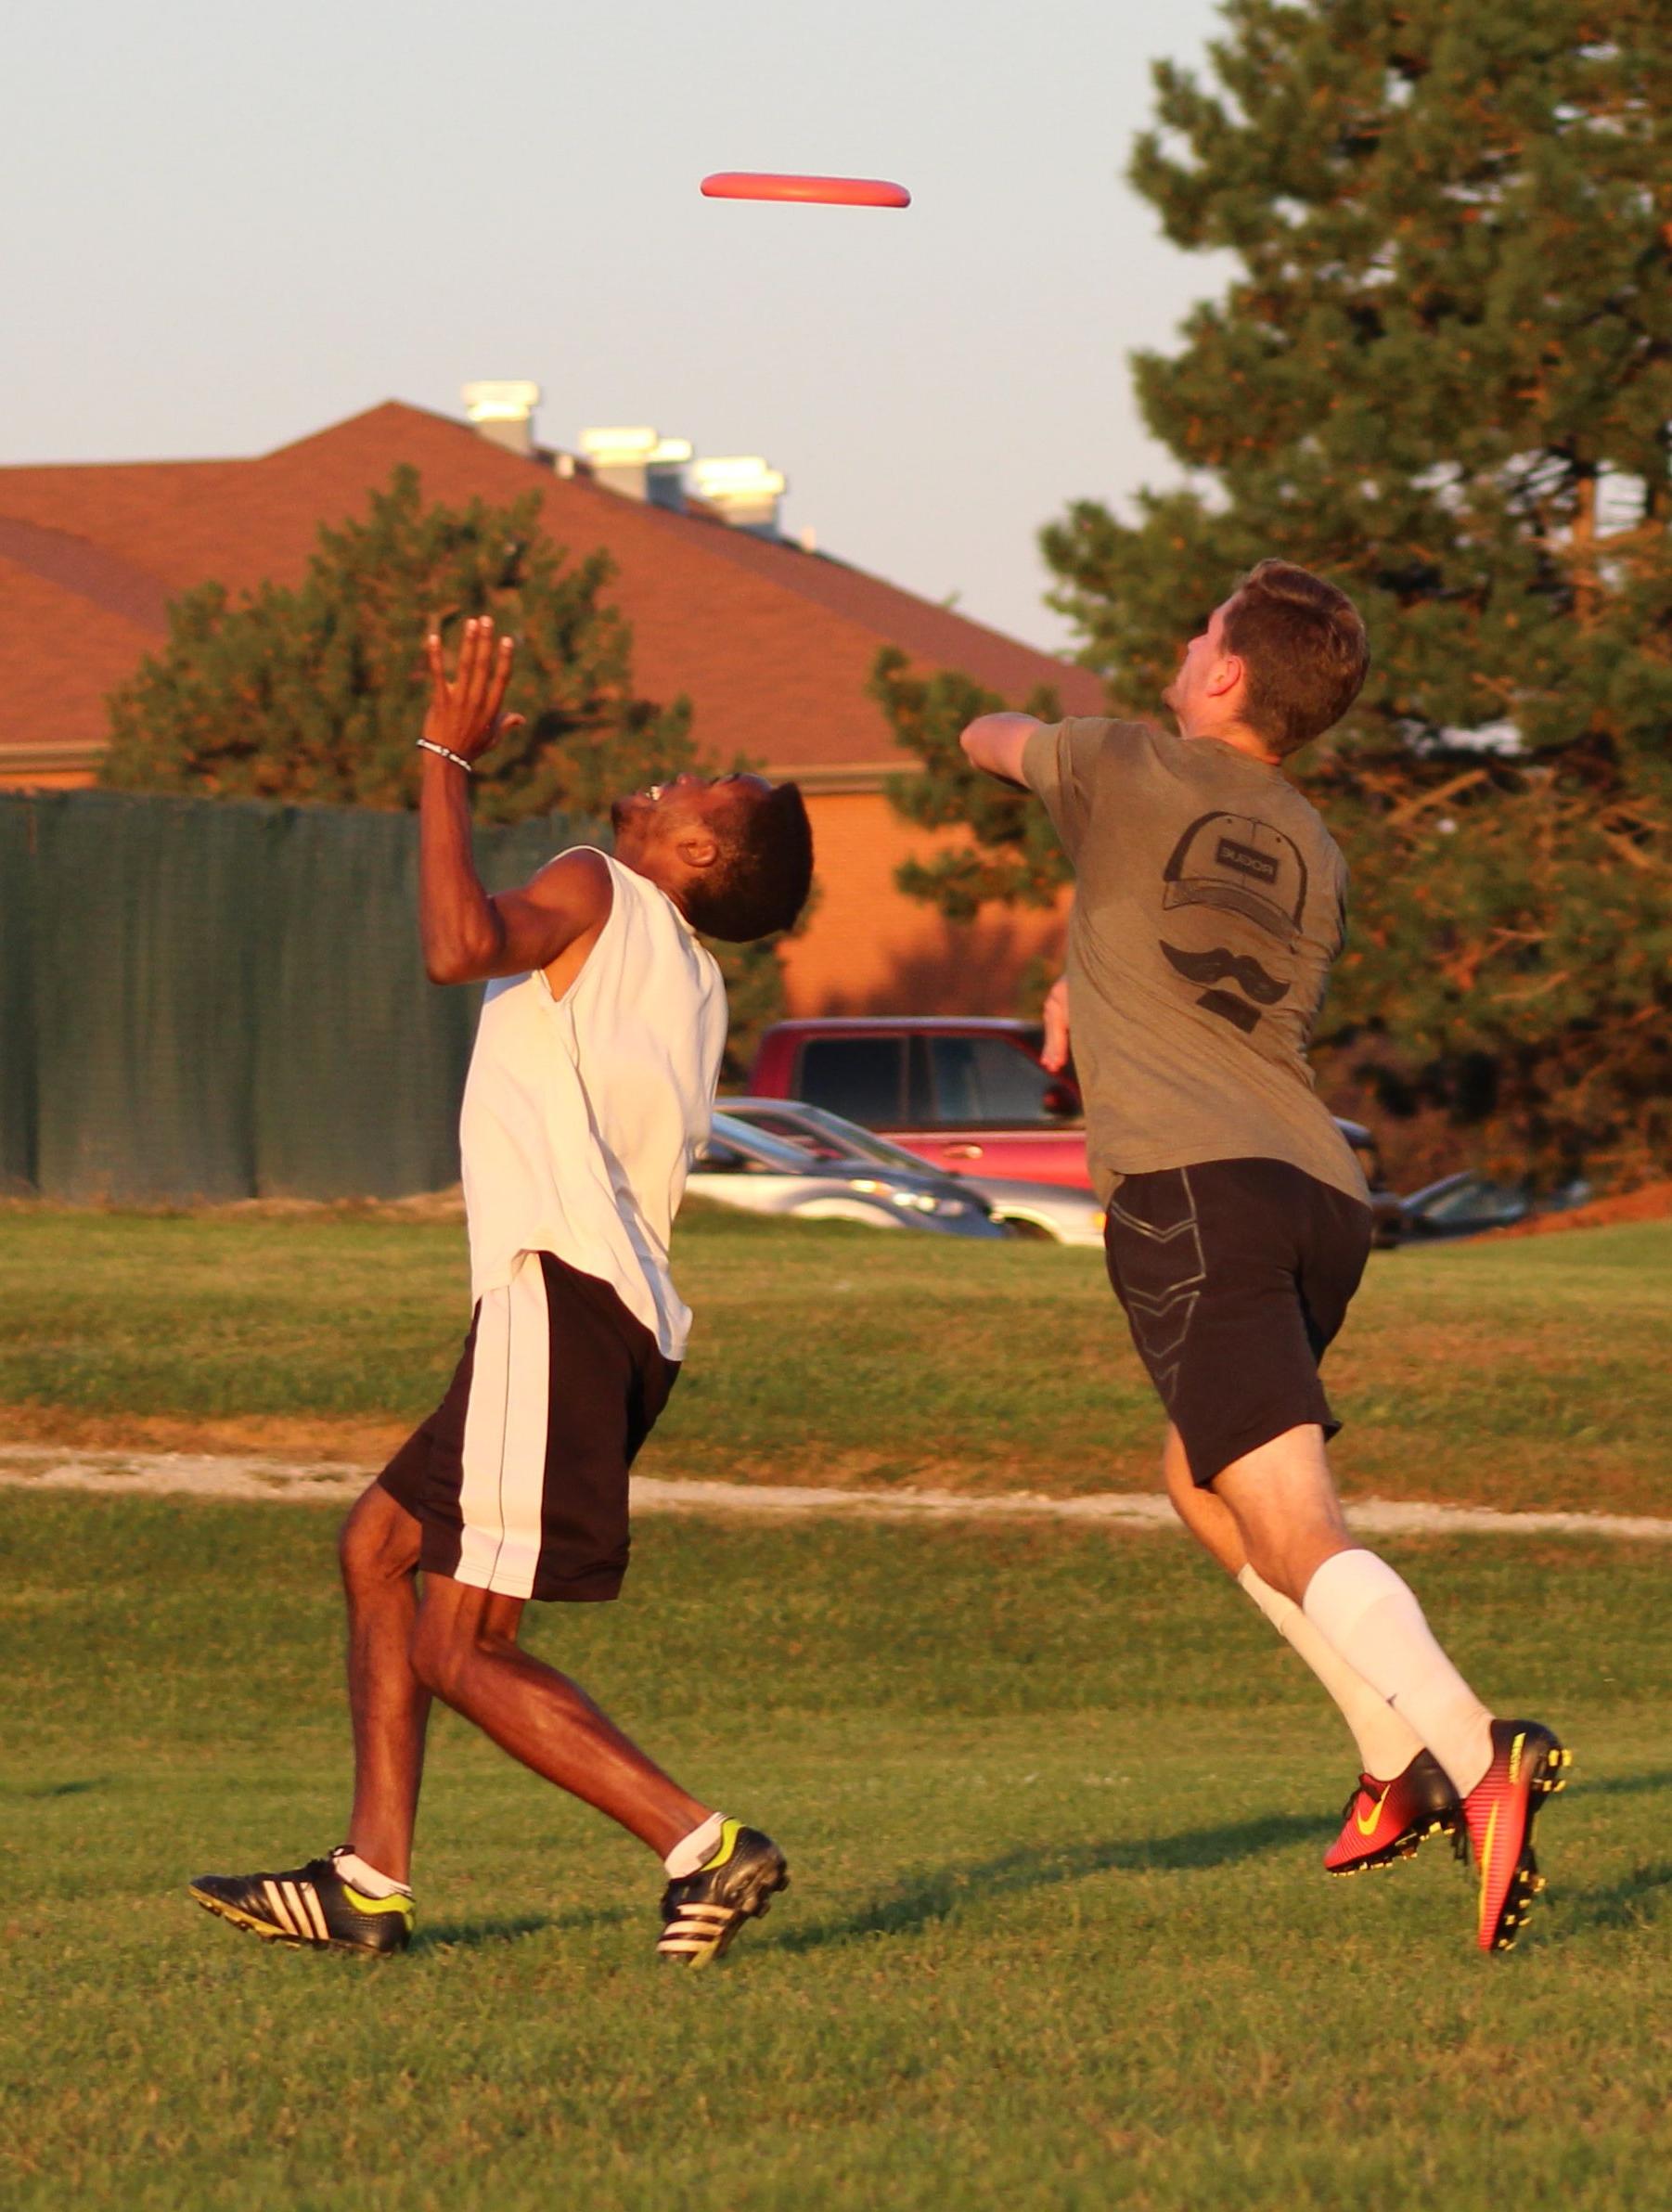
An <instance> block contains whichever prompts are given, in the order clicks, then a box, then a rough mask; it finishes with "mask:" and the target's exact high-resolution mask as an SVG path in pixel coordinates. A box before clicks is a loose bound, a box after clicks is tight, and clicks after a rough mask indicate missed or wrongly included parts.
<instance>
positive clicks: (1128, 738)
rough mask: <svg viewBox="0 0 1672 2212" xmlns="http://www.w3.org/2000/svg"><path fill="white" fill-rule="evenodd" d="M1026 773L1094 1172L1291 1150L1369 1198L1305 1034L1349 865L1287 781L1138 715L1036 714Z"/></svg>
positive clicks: (1108, 1178)
mask: <svg viewBox="0 0 1672 2212" xmlns="http://www.w3.org/2000/svg"><path fill="white" fill-rule="evenodd" d="M1022 775H1023V778H1025V780H1026V782H1027V784H1028V785H1029V787H1030V789H1032V790H1033V791H1036V792H1037V793H1038V795H1039V797H1040V798H1041V799H1042V800H1043V801H1044V802H1045V806H1046V810H1047V812H1048V814H1049V816H1050V818H1051V821H1052V823H1053V824H1054V825H1055V828H1056V830H1057V834H1058V836H1059V837H1060V838H1061V841H1062V845H1063V849H1064V851H1065V852H1066V853H1067V855H1068V857H1069V859H1070V860H1071V861H1072V862H1073V863H1074V880H1075V894H1074V913H1073V916H1072V918H1071V920H1070V923H1069V932H1068V981H1069V1004H1070V1010H1071V1013H1072V1016H1073V1021H1074V1064H1075V1066H1076V1068H1077V1069H1078V1071H1079V1074H1080V1080H1081V1086H1082V1088H1083V1090H1084V1092H1085V1096H1086V1118H1087V1154H1088V1157H1089V1159H1090V1163H1091V1174H1092V1181H1093V1183H1094V1184H1095V1185H1096V1187H1097V1190H1098V1191H1099V1193H1100V1196H1101V1197H1103V1198H1105V1199H1107V1197H1108V1195H1109V1192H1110V1191H1111V1190H1112V1189H1113V1186H1114V1184H1115V1182H1116V1181H1117V1180H1118V1178H1119V1177H1122V1176H1124V1175H1144V1174H1147V1173H1149V1172H1151V1170H1153V1169H1156V1168H1163V1167H1191V1166H1195V1165H1196V1164H1198V1163H1200V1162H1203V1161H1206V1160H1241V1159H1262V1160H1285V1161H1287V1162H1289V1163H1290V1164H1291V1165H1293V1166H1295V1167H1298V1168H1300V1169H1302V1170H1303V1171H1304V1172H1305V1174H1307V1175H1310V1176H1316V1177H1318V1180H1319V1181H1320V1182H1324V1183H1329V1184H1331V1185H1332V1186H1333V1187H1334V1188H1335V1189H1336V1190H1344V1191H1345V1192H1347V1194H1348V1195H1349V1196H1350V1197H1353V1198H1357V1199H1362V1200H1367V1201H1368V1198H1369V1192H1368V1190H1367V1189H1366V1187H1365V1180H1364V1177H1363V1175H1362V1174H1361V1173H1360V1171H1359V1166H1358V1163H1357V1160H1355V1158H1354V1157H1353V1154H1352V1151H1351V1150H1350V1149H1349V1147H1348V1145H1347V1143H1346V1140H1345V1138H1344V1137H1343V1136H1342V1134H1341V1131H1340V1130H1339V1129H1338V1128H1337V1127H1336V1125H1335V1123H1334V1121H1333V1120H1332V1119H1331V1115H1330V1112H1329V1111H1328V1109H1327V1108H1326V1107H1325V1106H1324V1104H1323V1101H1322V1100H1320V1099H1319V1098H1318V1093H1317V1091H1316V1090H1315V1089H1314V1087H1313V1080H1312V1070H1311V1068H1310V1067H1309V1066H1308V1064H1307V1061H1306V1047H1307V1044H1308V1041H1309V1040H1310V1038H1311V1035H1312V1027H1313V1023H1314V1022H1316V1021H1317V1019H1318V1009H1319V1007H1320V1006H1321V1005H1322V1004H1323V997H1324V990H1325V986H1326V984H1328V982H1329V977H1330V968H1331V963H1332V961H1333V960H1334V958H1335V956H1336V955H1337V953H1339V952H1340V950H1341V948H1342V945H1343V942H1344V938H1345V934H1346V891H1347V870H1346V864H1345V862H1344V860H1343V859H1342V856H1341V854H1340V852H1339V850H1338V849H1337V847H1336V844H1335V841H1334V839H1333V838H1332V837H1331V835H1330V833H1329V831H1328V830H1326V829H1325V828H1324V825H1323V822H1322V820H1321V819H1320V817H1319V816H1318V812H1317V810H1316V809H1315V808H1314V807H1313V806H1311V805H1310V804H1308V803H1307V801H1306V800H1305V799H1304V798H1303V797H1302V796H1301V794H1300V792H1299V791H1296V790H1295V788H1294V786H1293V784H1292V783H1290V782H1289V781H1288V779H1287V778H1285V777H1284V775H1283V773H1282V771H1281V769H1280V768H1276V767H1271V766H1267V765H1266V764H1265V763H1263V762H1260V761H1256V760H1253V759H1251V758H1250V757H1249V756H1248V755H1247V754H1246V753H1243V752H1238V751H1237V749H1236V748H1235V747H1234V746H1231V745H1225V744H1221V743H1220V741H1219V740H1218V739H1216V738H1190V739H1186V738H1179V737H1176V736H1174V735H1173V734H1172V733H1171V732H1170V731H1166V730H1162V729H1156V728H1152V727H1150V726H1149V725H1148V724H1147V723H1140V722H1105V721H1100V720H1092V719H1080V720H1074V721H1070V722H1059V723H1056V724H1053V725H1051V726H1050V727H1046V728H1042V729H1036V730H1035V731H1034V732H1033V733H1032V734H1031V735H1030V736H1029V738H1028V741H1027V745H1026V749H1025V750H1024V752H1023V754H1022Z"/></svg>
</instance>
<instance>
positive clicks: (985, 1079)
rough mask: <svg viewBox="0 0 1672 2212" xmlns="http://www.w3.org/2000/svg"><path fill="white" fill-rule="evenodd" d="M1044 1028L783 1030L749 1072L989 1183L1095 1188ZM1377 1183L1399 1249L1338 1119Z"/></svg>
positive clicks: (1389, 1239) (861, 1025)
mask: <svg viewBox="0 0 1672 2212" xmlns="http://www.w3.org/2000/svg"><path fill="white" fill-rule="evenodd" d="M1044 1041H1045V1033H1044V1030H1043V1029H1042V1028H1041V1026H1040V1024H1039V1023H1038V1022H995V1021H983V1020H980V1019H978V1018H974V1017H971V1018H968V1019H961V1018H958V1017H948V1018H945V1019H943V1018H938V1017H933V1016H920V1015H914V1014H879V1015H872V1016H867V1017H860V1018H855V1019H853V1020H846V1019H843V1020H836V1019H834V1018H832V1019H830V1020H820V1021H805V1022H778V1023H777V1025H776V1026H775V1027H773V1028H771V1029H769V1030H768V1031H767V1032H766V1034H765V1036H764V1037H763V1038H762V1039H761V1042H760V1046H759V1048H758V1049H757V1051H756V1053H755V1056H754V1066H753V1067H752V1069H751V1070H750V1074H749V1085H748V1087H749V1089H750V1091H751V1092H752V1094H753V1096H754V1097H756V1098H757V1099H801V1100H804V1101H805V1102H806V1103H807V1104H808V1105H809V1106H822V1107H823V1108H824V1110H825V1112H827V1113H840V1114H842V1116H843V1117H844V1118H845V1119H846V1120H848V1121H850V1122H857V1123H859V1125H861V1127H863V1128H867V1129H874V1130H876V1132H877V1133H878V1135H879V1136H881V1137H892V1138H894V1142H895V1143H896V1144H903V1145H904V1146H905V1147H906V1149H907V1151H911V1152H916V1153H917V1154H918V1155H919V1156H920V1158H922V1159H924V1160H929V1161H932V1163H933V1164H934V1165H935V1166H936V1167H941V1168H947V1169H950V1170H951V1171H952V1172H953V1173H955V1174H957V1173H959V1172H962V1173H964V1174H966V1175H974V1176H979V1177H981V1179H982V1180H983V1181H984V1182H994V1181H998V1180H1008V1181H1010V1182H1013V1183H1016V1182H1021V1183H1062V1184H1066V1185H1067V1186H1068V1187H1069V1188H1070V1189H1071V1190H1090V1188H1091V1177H1090V1176H1089V1175H1088V1174H1087V1168H1086V1123H1085V1117H1084V1110H1083V1108H1082V1105H1081V1101H1080V1093H1079V1089H1078V1087H1077V1086H1076V1085H1075V1083H1074V1077H1073V1075H1072V1074H1061V1075H1053V1074H1051V1073H1050V1072H1049V1070H1048V1069H1047V1068H1043V1067H1041V1066H1040V1064H1039V1050H1040V1047H1041V1046H1042V1045H1043V1044H1044ZM1336 1126H1337V1127H1338V1128H1339V1129H1340V1131H1341V1133H1342V1135H1343V1136H1344V1138H1346V1140H1347V1142H1348V1143H1349V1144H1350V1145H1351V1146H1352V1148H1353V1151H1354V1152H1355V1153H1356V1154H1357V1159H1358V1164H1359V1166H1360V1167H1362V1168H1363V1170H1364V1174H1365V1180H1366V1181H1367V1182H1368V1183H1369V1184H1370V1205H1371V1207H1372V1209H1373V1211H1374V1213H1375V1215H1376V1241H1377V1243H1378V1244H1381V1245H1394V1244H1397V1243H1399V1242H1400V1241H1402V1239H1403V1238H1404V1236H1405V1232H1406V1222H1405V1209H1404V1207H1403V1206H1402V1205H1401V1204H1400V1202H1399V1201H1398V1200H1397V1199H1396V1198H1395V1196H1394V1194H1393V1192H1392V1191H1391V1190H1389V1189H1388V1187H1387V1177H1385V1175H1384V1174H1383V1169H1382V1159H1381V1154H1380V1152H1379V1151H1378V1149H1377V1145H1376V1139H1375V1138H1374V1137H1373V1136H1372V1135H1371V1133H1370V1130H1369V1129H1367V1128H1365V1127H1363V1126H1362V1125H1360V1124H1359V1123H1357V1122H1345V1121H1343V1120H1342V1119H1341V1117H1340V1116H1339V1115H1337V1116H1336Z"/></svg>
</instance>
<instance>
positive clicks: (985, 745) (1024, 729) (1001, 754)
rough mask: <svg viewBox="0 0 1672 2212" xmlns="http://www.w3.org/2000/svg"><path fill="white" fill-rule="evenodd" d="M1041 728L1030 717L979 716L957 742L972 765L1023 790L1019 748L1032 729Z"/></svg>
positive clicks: (1031, 734) (1024, 742) (1027, 715)
mask: <svg viewBox="0 0 1672 2212" xmlns="http://www.w3.org/2000/svg"><path fill="white" fill-rule="evenodd" d="M1042 727H1044V725H1043V724H1042V723H1040V722H1038V721H1037V720H1035V717H1034V716H1033V715H1032V714H978V715H977V716H976V718H975V720H974V721H973V722H971V723H970V724H969V725H968V726H967V727H966V728H965V730H964V734H963V735H962V737H961V738H959V739H958V743H959V744H960V745H961V746H962V747H963V749H964V756H965V758H966V759H967V760H968V761H969V762H970V763H971V766H973V767H977V768H981V769H983V770H984V771H985V773H986V774H987V775H989V776H997V778H998V779H999V781H1000V782H1001V783H1013V784H1016V785H1018V786H1020V787H1021V788H1022V790H1024V791H1025V790H1026V788H1027V786H1026V785H1025V784H1024V783H1023V782H1022V747H1023V746H1024V745H1025V744H1026V743H1027V741H1028V739H1029V738H1031V737H1032V736H1033V734H1034V732H1035V730H1036V729H1040V728H1042Z"/></svg>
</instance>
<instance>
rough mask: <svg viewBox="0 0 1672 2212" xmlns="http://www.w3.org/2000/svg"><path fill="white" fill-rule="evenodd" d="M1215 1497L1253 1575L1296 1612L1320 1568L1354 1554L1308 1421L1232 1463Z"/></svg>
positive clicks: (1318, 1438)
mask: <svg viewBox="0 0 1672 2212" xmlns="http://www.w3.org/2000/svg"><path fill="white" fill-rule="evenodd" d="M1214 1489H1215V1493H1216V1496H1217V1498H1218V1499H1219V1500H1220V1502H1222V1503H1223V1504H1224V1505H1225V1506H1227V1507H1228V1509H1229V1518H1230V1521H1231V1524H1232V1526H1233V1528H1234V1530H1235V1533H1236V1536H1237V1537H1238V1539H1239V1540H1240V1542H1241V1548H1242V1553H1243V1557H1244V1558H1245V1559H1246V1560H1247V1562H1248V1563H1249V1564H1250V1565H1251V1566H1252V1567H1253V1568H1254V1573H1255V1574H1256V1575H1259V1577H1260V1578H1261V1580H1262V1581H1263V1582H1268V1583H1270V1585H1271V1587H1272V1588H1273V1589H1276V1590H1281V1592H1282V1593H1283V1595H1284V1597H1286V1598H1292V1599H1293V1601H1294V1602H1295V1604H1297V1605H1298V1604H1299V1603H1300V1602H1301V1601H1302V1599H1303V1598H1305V1594H1306V1585H1307V1584H1308V1583H1309V1582H1310V1581H1311V1579H1312V1577H1313V1575H1316V1574H1317V1572H1318V1568H1319V1567H1321V1566H1322V1565H1323V1563H1324V1562H1325V1560H1327V1559H1331V1558H1332V1557H1333V1556H1334V1554H1335V1553H1336V1552H1338V1551H1351V1550H1353V1549H1354V1544H1353V1539H1352V1537H1351V1536H1350V1535H1349V1534H1348V1533H1347V1524H1346V1523H1345V1521H1344V1520H1343V1518H1342V1512H1341V1500H1340V1499H1339V1498H1337V1497H1336V1495H1335V1478H1334V1476H1333V1474H1331V1471H1330V1460H1329V1456H1328V1454H1327V1453H1326V1452H1325V1450H1324V1433H1323V1431H1322V1429H1320V1428H1319V1427H1318V1424H1317V1423H1316V1422H1315V1421H1309V1422H1307V1423H1306V1424H1305V1426H1303V1427H1301V1428H1295V1429H1286V1430H1285V1431H1284V1433H1283V1434H1282V1435H1280V1436H1274V1437H1273V1438H1272V1440H1271V1442H1270V1443H1269V1444H1262V1445H1261V1446H1260V1447H1259V1449H1258V1450H1257V1451H1251V1452H1249V1453H1247V1454H1246V1455H1245V1456H1244V1457H1243V1458H1242V1459H1241V1460H1233V1461H1232V1462H1231V1464H1230V1465H1229V1466H1228V1467H1227V1468H1225V1469H1223V1470H1222V1472H1221V1473H1219V1474H1218V1475H1217V1476H1216V1477H1215V1482H1214ZM1204 1540H1205V1539H1204ZM1209 1548H1210V1550H1211V1549H1213V1547H1212V1546H1211V1545H1210V1547H1209ZM1232 1571H1233V1573H1234V1572H1235V1570H1234V1569H1233V1570H1232Z"/></svg>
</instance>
